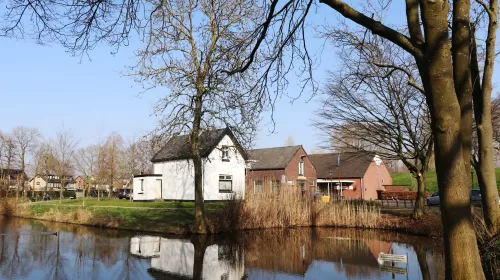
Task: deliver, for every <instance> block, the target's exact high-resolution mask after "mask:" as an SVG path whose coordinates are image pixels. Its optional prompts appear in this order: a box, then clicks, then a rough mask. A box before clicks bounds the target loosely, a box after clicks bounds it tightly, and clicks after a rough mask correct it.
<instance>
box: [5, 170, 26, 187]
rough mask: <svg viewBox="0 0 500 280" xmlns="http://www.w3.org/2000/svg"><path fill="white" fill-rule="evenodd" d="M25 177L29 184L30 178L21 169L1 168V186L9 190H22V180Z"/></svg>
mask: <svg viewBox="0 0 500 280" xmlns="http://www.w3.org/2000/svg"><path fill="white" fill-rule="evenodd" d="M23 177H24V180H25V181H26V182H28V176H27V175H26V173H25V172H23V171H22V170H21V169H12V168H11V169H6V168H0V185H1V186H2V187H7V188H8V189H9V190H16V189H18V190H22V189H23V188H22V186H21V180H22V178H23ZM25 186H26V185H25Z"/></svg>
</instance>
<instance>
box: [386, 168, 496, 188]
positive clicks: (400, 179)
mask: <svg viewBox="0 0 500 280" xmlns="http://www.w3.org/2000/svg"><path fill="white" fill-rule="evenodd" d="M495 174H496V178H497V188H498V190H499V191H500V168H497V169H495ZM469 180H470V177H469ZM425 183H426V189H427V191H429V192H434V191H437V189H438V185H437V178H436V171H429V172H427V174H426V178H425ZM392 184H393V185H408V186H410V189H413V190H415V189H416V187H417V182H416V180H415V178H413V176H412V175H411V174H410V173H394V174H392ZM473 187H474V188H478V187H479V186H478V183H477V176H476V174H475V173H474V183H473Z"/></svg>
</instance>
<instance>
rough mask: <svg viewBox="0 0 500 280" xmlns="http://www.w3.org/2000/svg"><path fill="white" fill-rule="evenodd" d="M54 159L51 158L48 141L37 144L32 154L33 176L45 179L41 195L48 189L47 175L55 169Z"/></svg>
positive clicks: (33, 194)
mask: <svg viewBox="0 0 500 280" xmlns="http://www.w3.org/2000/svg"><path fill="white" fill-rule="evenodd" d="M55 164H56V161H55V159H54V158H53V152H52V146H51V144H50V143H48V142H42V143H40V144H39V145H38V148H37V150H36V151H35V153H34V156H33V177H34V178H35V177H37V176H40V177H42V179H43V180H45V182H46V185H45V189H44V193H43V195H44V196H45V193H46V192H47V191H48V187H49V185H48V182H49V178H48V175H49V174H51V172H54V170H55ZM35 188H36V182H35V180H34V181H33V186H32V196H33V197H34V196H35Z"/></svg>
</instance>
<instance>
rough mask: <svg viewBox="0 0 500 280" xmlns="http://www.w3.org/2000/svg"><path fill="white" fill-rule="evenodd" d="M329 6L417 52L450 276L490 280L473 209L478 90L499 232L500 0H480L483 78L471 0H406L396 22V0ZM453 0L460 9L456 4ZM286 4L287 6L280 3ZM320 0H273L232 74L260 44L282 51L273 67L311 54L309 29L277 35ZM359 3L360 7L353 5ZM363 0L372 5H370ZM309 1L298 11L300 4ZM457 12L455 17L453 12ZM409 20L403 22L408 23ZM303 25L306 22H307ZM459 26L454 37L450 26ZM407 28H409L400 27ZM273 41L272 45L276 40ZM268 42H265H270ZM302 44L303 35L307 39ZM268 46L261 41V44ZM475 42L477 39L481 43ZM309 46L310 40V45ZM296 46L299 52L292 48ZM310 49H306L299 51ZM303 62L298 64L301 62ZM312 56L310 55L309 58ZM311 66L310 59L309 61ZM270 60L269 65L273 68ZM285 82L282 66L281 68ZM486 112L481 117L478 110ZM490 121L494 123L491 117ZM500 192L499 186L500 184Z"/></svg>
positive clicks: (490, 202) (491, 215)
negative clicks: (499, 85) (498, 63)
mask: <svg viewBox="0 0 500 280" xmlns="http://www.w3.org/2000/svg"><path fill="white" fill-rule="evenodd" d="M319 2H320V3H323V4H324V5H323V6H322V7H324V8H329V9H332V10H334V11H336V12H337V13H338V14H339V15H340V16H342V17H343V18H345V19H347V20H350V21H352V22H354V23H355V24H357V26H360V27H361V28H362V29H364V30H365V31H366V32H371V33H372V34H374V35H376V36H378V37H380V38H381V39H384V40H388V41H390V42H392V43H393V44H395V45H396V46H398V47H399V48H401V49H402V50H404V51H405V52H406V53H408V55H410V56H411V57H412V58H413V60H414V63H415V65H416V66H417V69H418V72H419V74H420V80H421V81H422V86H423V88H424V92H425V96H426V103H427V104H428V107H429V110H430V115H431V127H432V134H433V139H434V150H435V163H436V172H437V177H438V186H439V192H440V198H441V206H440V207H441V216H442V219H441V220H442V223H443V235H444V236H443V237H444V244H445V248H446V250H445V264H446V277H447V278H449V279H484V277H485V276H484V273H483V270H482V266H481V262H480V258H479V250H478V246H477V243H476V235H475V232H474V226H473V223H472V214H471V209H470V182H468V181H469V180H468V176H469V174H468V170H470V164H469V162H470V158H471V139H472V97H471V95H472V96H474V99H475V102H474V106H475V108H474V112H475V114H476V121H477V122H478V124H480V125H478V128H479V129H480V130H481V131H478V134H480V133H482V135H483V136H482V140H483V141H481V140H479V142H482V144H481V143H480V145H479V146H480V147H479V150H480V155H481V156H480V157H481V159H480V162H481V164H482V165H484V167H483V168H482V172H481V174H482V175H480V176H482V177H484V178H483V179H484V182H485V184H484V186H483V189H482V192H483V193H484V194H486V195H484V198H483V204H484V205H485V207H484V211H485V212H484V213H485V220H486V222H487V224H488V227H489V229H490V230H491V231H493V232H496V231H498V221H499V219H498V217H500V215H499V213H500V210H499V207H498V201H497V199H498V198H497V197H495V198H494V199H493V195H492V193H493V190H494V188H493V187H494V186H493V184H492V183H493V182H494V172H492V171H494V170H493V161H492V157H490V156H489V155H491V150H492V149H491V146H492V145H490V144H489V143H490V142H491V138H492V137H491V117H490V116H489V115H488V114H490V110H489V106H490V97H491V89H492V86H491V79H492V73H493V67H494V64H493V63H494V56H495V44H496V30H497V27H498V21H497V17H498V1H497V0H491V1H489V2H488V3H486V2H484V1H480V0H478V1H476V2H477V3H479V4H478V5H479V7H480V9H481V12H482V13H486V14H487V17H488V19H487V20H486V21H487V22H488V31H487V35H486V38H485V41H484V42H486V43H485V49H486V51H485V61H484V68H483V69H482V70H483V71H482V73H483V77H482V79H480V73H481V71H480V70H479V67H478V66H477V65H479V63H478V57H477V55H474V49H475V48H474V47H471V42H475V41H476V40H475V38H474V37H473V34H474V32H471V30H470V26H471V16H470V11H471V3H470V1H458V0H457V1H446V0H432V1H430V0H429V1H423V0H420V1H418V0H406V1H405V4H406V5H405V11H402V10H401V11H399V12H406V20H405V22H403V23H401V22H399V24H398V25H397V27H391V26H389V24H384V23H383V19H384V13H385V12H387V11H388V9H389V8H391V3H392V1H373V2H372V1H369V2H366V1H359V3H356V2H354V4H351V5H350V4H347V3H346V1H342V0H320V1H319ZM450 2H452V4H453V9H452V10H450ZM278 3H281V5H278ZM312 3H313V0H295V1H294V0H292V1H280V0H273V1H271V3H270V4H269V7H268V9H267V16H266V17H265V20H264V22H263V24H262V25H261V28H259V29H258V30H257V32H256V34H255V35H254V37H253V38H254V43H253V44H252V45H251V46H246V48H250V49H251V50H252V52H251V54H252V55H251V56H250V57H249V58H248V59H247V60H244V61H243V62H242V63H241V67H240V68H239V69H237V70H235V71H228V73H229V74H233V73H239V72H244V71H245V69H246V67H248V65H250V64H252V62H253V59H254V58H255V57H256V56H257V55H253V54H254V52H253V50H258V49H262V48H266V49H271V52H273V53H277V54H276V55H275V56H274V57H276V59H275V60H270V61H269V65H280V63H281V64H282V63H285V61H288V60H285V59H283V57H284V53H288V56H290V55H292V56H293V55H294V54H297V53H304V49H306V48H305V47H302V46H298V47H297V41H295V40H294V39H295V38H299V39H300V38H304V36H303V34H304V32H300V31H302V30H303V29H298V30H297V29H291V30H289V29H287V30H286V32H285V33H286V36H284V38H285V40H283V39H282V37H277V36H275V32H276V31H275V30H279V31H281V30H282V29H279V27H280V26H283V25H285V26H296V25H294V23H296V22H304V21H305V18H306V17H307V15H308V11H309V9H308V7H310V6H311V5H312ZM353 5H357V7H355V6H353ZM363 5H365V6H364V7H363ZM296 6H299V7H302V9H295V10H293V9H292V8H293V7H296ZM393 9H395V10H392V11H391V13H398V10H397V9H401V7H400V6H398V7H397V8H396V7H393ZM450 15H451V20H450V17H449V16H450ZM402 25H403V26H402ZM302 26H303V25H302ZM450 29H451V31H452V34H451V38H450V34H449V31H450ZM398 30H402V31H398ZM269 41H271V42H273V43H275V44H272V45H271V46H272V47H271V48H269V44H268V42H269ZM263 42H264V44H262V43H263ZM299 42H301V41H299ZM263 45H264V46H265V47H261V46H263ZM473 45H475V44H473ZM304 46H305V45H304ZM288 51H291V54H290V52H288ZM299 51H302V52H299ZM299 62H301V61H300V60H297V61H294V60H292V62H290V63H294V64H297V63H299ZM305 62H309V61H307V60H306V61H305ZM306 66H307V65H306ZM270 67H272V66H268V67H267V68H265V69H269V68H270ZM272 74H274V75H275V77H276V75H277V76H279V77H278V78H275V80H281V79H280V78H283V75H280V74H282V73H281V72H276V71H275V72H273V73H272ZM472 92H474V93H472ZM478 114H479V115H480V116H481V118H478V117H477V115H478ZM488 122H489V123H488ZM495 192H496V190H495Z"/></svg>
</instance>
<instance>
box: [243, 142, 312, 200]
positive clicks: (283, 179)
mask: <svg viewBox="0 0 500 280" xmlns="http://www.w3.org/2000/svg"><path fill="white" fill-rule="evenodd" d="M248 156H249V163H248V167H249V168H248V171H247V181H248V187H247V188H249V189H247V191H248V192H249V193H254V194H256V193H261V192H267V193H271V192H277V191H278V190H279V188H282V186H290V187H295V188H296V189H297V190H302V191H312V192H314V191H315V189H316V168H315V167H314V165H313V163H312V162H311V160H310V159H309V156H308V155H307V153H306V151H305V150H304V148H303V147H302V146H300V145H299V146H287V147H277V148H267V149H256V150H250V151H248Z"/></svg>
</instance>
